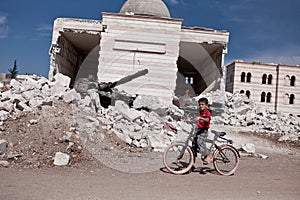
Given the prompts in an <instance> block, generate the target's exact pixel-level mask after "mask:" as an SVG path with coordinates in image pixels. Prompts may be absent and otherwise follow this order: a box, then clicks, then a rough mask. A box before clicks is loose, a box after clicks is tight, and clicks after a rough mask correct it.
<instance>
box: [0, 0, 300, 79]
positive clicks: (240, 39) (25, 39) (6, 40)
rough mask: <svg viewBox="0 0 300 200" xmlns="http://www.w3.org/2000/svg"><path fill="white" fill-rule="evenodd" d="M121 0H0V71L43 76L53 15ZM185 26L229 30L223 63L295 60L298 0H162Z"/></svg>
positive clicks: (93, 12)
mask: <svg viewBox="0 0 300 200" xmlns="http://www.w3.org/2000/svg"><path fill="white" fill-rule="evenodd" d="M124 2H125V0H87V1H86V0H85V1H84V0H51V1H47V0H43V1H42V0H0V73H3V72H4V73H6V72H8V68H11V67H12V66H13V62H14V60H15V59H16V60H17V65H18V68H19V74H24V73H29V74H37V75H43V76H46V77H47V76H48V70H49V54H48V51H49V47H50V43H51V37H52V25H53V21H54V20H55V19H56V18H58V17H71V18H84V19H99V20H101V12H113V13H117V12H119V10H120V8H121V6H122V5H123V3H124ZM164 2H165V3H166V5H167V6H168V8H169V10H170V13H171V16H172V17H173V18H181V19H184V21H183V25H184V26H198V27H207V28H213V29H217V30H227V31H229V32H230V39H229V40H230V41H229V46H228V54H227V55H226V56H225V64H229V63H230V62H232V61H233V60H236V59H239V60H244V61H249V62H252V61H261V62H267V63H281V64H290V65H300V1H299V0H285V1H283V0H164Z"/></svg>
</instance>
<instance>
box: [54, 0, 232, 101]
mask: <svg viewBox="0 0 300 200" xmlns="http://www.w3.org/2000/svg"><path fill="white" fill-rule="evenodd" d="M228 39H229V33H228V32H227V31H223V30H222V31H218V30H213V29H208V28H200V27H185V26H183V19H175V18H172V17H171V15H170V12H169V10H168V8H167V6H166V5H165V3H164V2H163V1H162V0H148V1H144V0H127V1H126V2H125V3H124V4H123V5H122V6H121V9H120V12H119V13H108V12H102V20H87V19H73V18H58V19H56V20H55V21H54V28H53V37H52V44H51V48H50V56H51V59H50V71H49V79H53V77H54V76H55V74H57V73H62V74H64V75H67V76H69V77H70V78H71V80H72V81H71V86H74V85H75V84H76V81H78V80H80V79H81V78H88V79H90V80H94V81H97V82H115V81H117V80H119V79H121V78H123V77H126V76H128V75H131V74H134V73H136V72H138V71H141V70H145V69H147V70H148V73H147V74H145V75H143V76H140V77H137V78H135V79H134V80H131V81H129V82H127V83H124V84H120V85H117V86H116V87H117V88H118V89H119V90H124V91H126V92H128V93H129V94H139V95H150V96H154V97H160V98H163V99H165V100H167V101H171V100H172V99H173V97H174V95H175V96H181V95H186V94H189V95H199V94H201V93H202V92H203V91H205V90H208V89H211V88H220V87H221V88H222V87H223V84H224V73H223V72H224V55H225V54H226V53H227V44H228Z"/></svg>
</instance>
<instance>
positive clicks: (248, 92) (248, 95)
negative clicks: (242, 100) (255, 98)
mask: <svg viewBox="0 0 300 200" xmlns="http://www.w3.org/2000/svg"><path fill="white" fill-rule="evenodd" d="M250 94H251V93H250V91H249V90H247V91H246V96H247V97H248V98H249V99H250Z"/></svg>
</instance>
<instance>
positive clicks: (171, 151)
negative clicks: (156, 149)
mask: <svg viewBox="0 0 300 200" xmlns="http://www.w3.org/2000/svg"><path fill="white" fill-rule="evenodd" d="M163 162H164V165H165V167H166V169H167V170H168V171H169V172H171V173H173V174H185V173H187V172H189V171H190V170H191V168H192V166H193V163H194V155H193V151H192V149H191V148H190V147H189V146H187V147H185V144H184V143H173V144H171V145H170V146H168V147H167V148H166V150H165V152H164V154H163Z"/></svg>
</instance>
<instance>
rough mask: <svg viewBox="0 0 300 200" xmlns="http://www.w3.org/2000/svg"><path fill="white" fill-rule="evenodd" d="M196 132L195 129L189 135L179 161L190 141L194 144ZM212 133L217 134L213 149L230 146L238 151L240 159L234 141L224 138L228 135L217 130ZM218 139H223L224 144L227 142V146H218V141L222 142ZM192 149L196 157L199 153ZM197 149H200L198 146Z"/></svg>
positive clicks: (178, 157)
mask: <svg viewBox="0 0 300 200" xmlns="http://www.w3.org/2000/svg"><path fill="white" fill-rule="evenodd" d="M195 130H196V128H195V127H194V128H193V130H192V131H191V132H190V133H189V136H188V137H187V139H186V141H185V143H184V144H185V145H184V147H183V148H182V149H181V151H180V154H179V155H178V156H177V159H178V160H180V159H181V158H182V156H183V155H184V152H185V150H186V148H187V147H188V146H189V142H190V141H191V142H192V143H193V142H194V137H195V135H196V133H195ZM211 132H212V133H213V134H215V136H214V139H213V142H212V147H214V148H215V149H218V150H220V149H221V147H222V146H224V145H227V146H230V147H232V148H233V149H235V150H236V152H237V153H238V156H239V157H240V153H239V151H238V150H237V149H236V148H235V147H234V146H232V144H233V141H232V140H230V139H227V138H224V136H225V135H226V133H225V132H218V131H215V130H212V131H211ZM218 139H221V140H222V142H226V144H223V145H217V144H216V142H217V141H220V140H218ZM191 149H192V151H193V153H194V155H196V154H197V152H195V150H194V149H193V148H191ZM197 149H199V147H198V145H197ZM209 152H210V153H211V152H212V149H210V150H209ZM223 156H224V157H226V156H225V155H223Z"/></svg>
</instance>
